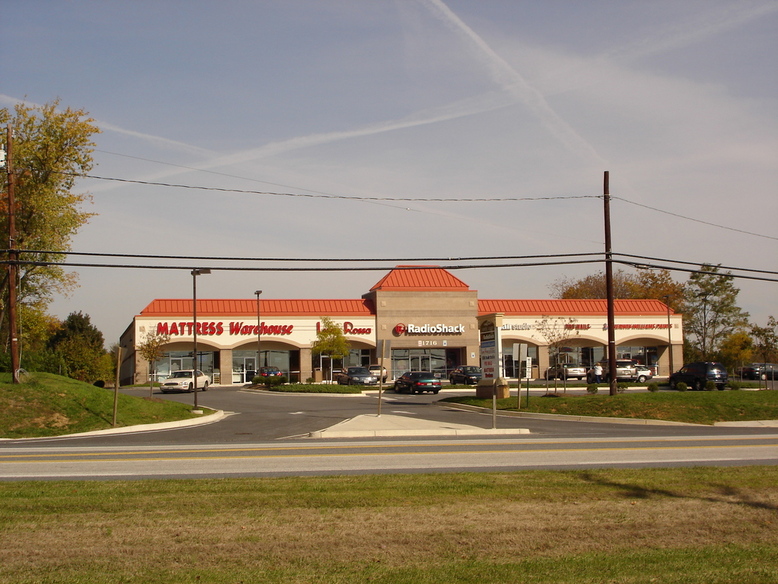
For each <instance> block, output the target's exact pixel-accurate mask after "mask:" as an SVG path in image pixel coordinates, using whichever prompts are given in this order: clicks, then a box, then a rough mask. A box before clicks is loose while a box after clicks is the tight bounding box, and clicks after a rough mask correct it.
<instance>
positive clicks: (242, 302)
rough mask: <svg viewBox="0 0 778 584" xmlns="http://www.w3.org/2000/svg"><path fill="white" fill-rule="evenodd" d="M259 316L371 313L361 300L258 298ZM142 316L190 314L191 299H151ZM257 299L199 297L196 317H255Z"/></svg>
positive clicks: (365, 303)
mask: <svg viewBox="0 0 778 584" xmlns="http://www.w3.org/2000/svg"><path fill="white" fill-rule="evenodd" d="M259 311H260V314H261V316H372V315H373V314H374V312H373V309H372V303H371V302H369V301H367V300H364V299H359V300H348V299H346V300H272V299H268V300H260V301H259ZM140 314H141V316H192V299H191V298H189V299H175V298H173V299H166V298H160V299H157V300H152V301H151V303H150V304H149V305H148V306H147V307H146V308H144V309H143V310H142V311H141V313H140ZM256 314H257V299H256V298H251V299H240V298H236V299H207V298H203V299H199V298H198V300H197V316H198V318H199V317H209V316H214V317H216V316H256Z"/></svg>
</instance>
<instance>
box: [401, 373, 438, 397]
mask: <svg viewBox="0 0 778 584" xmlns="http://www.w3.org/2000/svg"><path fill="white" fill-rule="evenodd" d="M394 391H396V392H397V393H402V392H404V391H407V392H409V393H422V392H424V391H431V392H432V393H438V392H439V391H440V379H438V378H437V377H435V374H434V373H432V372H431V371H406V372H405V373H403V374H402V375H400V377H398V378H397V379H395V380H394Z"/></svg>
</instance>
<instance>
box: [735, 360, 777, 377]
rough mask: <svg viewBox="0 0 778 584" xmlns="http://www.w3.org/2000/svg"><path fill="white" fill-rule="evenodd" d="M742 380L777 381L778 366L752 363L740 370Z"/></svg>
mask: <svg viewBox="0 0 778 584" xmlns="http://www.w3.org/2000/svg"><path fill="white" fill-rule="evenodd" d="M740 377H741V379H775V378H776V377H778V364H775V363H751V365H747V366H746V367H743V368H741V369H740Z"/></svg>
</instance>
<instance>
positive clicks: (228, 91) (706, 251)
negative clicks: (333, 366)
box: [0, 0, 778, 344]
mask: <svg viewBox="0 0 778 584" xmlns="http://www.w3.org/2000/svg"><path fill="white" fill-rule="evenodd" d="M0 8H2V14H3V18H2V20H1V21H0V55H1V56H2V59H0V80H1V81H0V107H12V106H13V104H14V103H16V102H17V101H20V100H24V101H27V102H28V103H33V104H41V103H46V102H50V101H52V100H53V99H55V98H57V97H59V98H60V99H61V101H62V105H63V106H70V107H73V108H83V109H85V110H86V111H88V112H89V113H90V115H91V116H92V117H93V118H94V119H95V120H96V122H97V124H98V125H99V126H100V127H101V128H102V130H103V132H102V134H100V135H98V136H97V137H96V142H97V151H96V152H95V154H94V157H95V161H96V163H97V165H96V168H95V169H94V171H93V174H95V175H98V176H103V177H114V178H122V179H130V180H136V181H151V182H166V183H178V184H186V185H193V186H203V187H214V188H219V189H233V190H243V191H263V192H265V191H268V192H274V193H283V194H292V195H299V194H311V195H317V196H314V197H299V196H275V195H264V194H250V193H238V192H223V191H210V190H192V189H179V188H168V187H160V186H144V185H140V184H128V183H116V182H107V181H100V180H94V179H85V180H82V181H81V182H80V183H79V185H78V186H79V189H81V190H83V191H84V192H89V193H90V194H91V195H92V197H93V203H92V204H91V205H89V206H88V210H90V211H92V212H95V213H97V216H96V217H94V218H93V219H92V220H91V222H90V223H89V224H88V225H87V226H85V227H84V228H83V229H82V230H81V232H80V233H79V234H78V235H77V237H76V238H75V239H74V241H73V250H74V251H79V252H110V253H143V254H168V255H182V256H219V257H273V258H353V259H361V258H426V257H452V258H458V257H472V256H493V255H498V256H504V255H532V254H567V253H581V252H587V253H589V252H591V253H601V252H602V251H603V249H604V243H603V242H604V235H603V218H602V217H603V212H602V200H601V199H600V198H597V196H599V195H601V194H602V175H603V171H605V170H608V171H609V172H610V191H611V195H612V196H613V197H614V200H613V202H612V221H613V226H612V230H613V250H614V252H616V253H624V254H636V255H641V256H650V257H658V258H668V259H675V260H683V261H689V262H695V263H702V262H707V263H714V264H722V265H725V266H734V267H742V268H756V269H765V270H770V271H778V228H777V227H776V225H777V223H776V217H777V216H778V73H777V72H778V67H777V66H776V56H777V55H778V2H776V1H761V2H760V1H755V2H750V1H744V2H734V1H732V0H722V1H716V0H704V1H693V0H687V1H685V2H677V1H667V2H665V1H651V0H648V1H632V2H630V1H591V0H588V1H586V2H578V1H573V0H569V1H560V0H556V1H555V0H550V1H543V2H540V1H522V0H515V1H514V0H511V1H509V0H479V1H477V2H476V1H472V0H468V1H465V0H446V1H441V0H394V1H392V0H375V1H370V2H367V1H364V0H361V1H360V0H328V1H324V0H277V1H276V0H268V1H235V0H222V1H220V2H205V1H200V0H187V1H160V0H154V1H151V0H149V1H146V0H136V1H133V2H119V1H105V0H100V1H94V2H90V1H78V2H74V1H69V2H66V1H44V0H26V1H24V2H22V1H18V0H0ZM321 195H338V196H343V197H349V198H353V199H351V200H347V199H333V198H328V197H324V196H321ZM571 197H575V198H571ZM376 198H378V199H384V200H381V201H376V200H369V199H376ZM429 198H432V199H440V198H453V199H491V198H498V199H504V198H509V199H533V200H522V201H516V200H514V201H504V202H487V201H483V200H480V201H476V202H464V201H457V202H435V201H422V200H420V199H429ZM392 199H394V200H392ZM397 199H410V200H397ZM131 263H139V262H136V261H132V262H131ZM144 263H151V261H150V260H148V261H144ZM157 263H163V264H170V263H171V262H170V261H165V262H163V261H160V262H157ZM176 263H178V264H180V263H181V262H176ZM200 263H207V264H209V265H211V266H215V267H218V266H219V265H225V264H224V262H221V263H219V262H215V261H208V262H200ZM393 263H394V262H372V263H368V264H354V265H368V266H376V267H382V268H387V269H388V267H390V266H391V265H393ZM440 263H443V264H444V265H445V262H440ZM453 263H455V262H452V264H453ZM230 265H240V266H255V265H258V264H251V263H245V262H243V263H235V262H233V263H231V264H230ZM262 265H267V264H262ZM278 265H281V266H288V265H290V264H289V263H281V264H278ZM295 265H298V264H295ZM325 265H330V264H325ZM601 269H602V266H601V265H600V264H590V265H581V266H576V265H573V266H547V267H532V268H502V269H478V270H458V271H457V272H455V273H456V275H457V276H458V277H460V278H461V279H463V280H464V281H465V282H467V283H468V284H470V286H471V288H473V289H476V290H478V291H479V295H480V296H481V297H482V298H546V297H548V296H549V294H550V290H549V285H550V284H551V283H553V282H554V281H555V280H557V279H558V278H561V277H563V276H566V277H571V278H577V277H582V276H584V275H587V274H589V273H593V272H596V271H599V270H601ZM625 269H626V271H632V268H625ZM76 271H77V272H78V273H79V278H80V284H81V286H80V287H79V288H78V289H77V290H76V291H74V293H73V294H71V295H70V296H69V297H67V298H65V297H61V298H57V299H56V301H55V302H54V304H53V305H52V311H53V312H54V313H55V314H56V315H57V316H59V317H60V318H64V317H65V316H67V314H68V313H70V312H72V311H75V310H81V311H83V312H86V313H87V314H89V315H90V316H91V317H92V321H93V322H94V323H95V324H96V325H97V326H98V328H100V329H101V330H102V331H103V333H104V334H105V336H106V339H107V342H108V343H109V344H110V343H111V342H114V341H115V340H116V339H118V337H119V335H120V334H121V333H122V331H123V330H124V328H125V327H126V326H128V325H129V324H130V322H131V320H132V317H133V316H134V315H135V314H137V313H138V312H140V310H142V309H143V308H144V307H145V305H146V304H147V303H148V302H149V301H150V300H151V299H153V298H180V297H188V296H189V295H190V294H191V276H189V273H188V271H186V270H179V271H176V270H153V271H152V270H145V271H139V270H129V269H125V270H108V269H105V268H80V269H78V270H76ZM384 273H385V272H383V271H358V272H307V273H299V272H259V273H258V272H251V271H241V272H227V271H214V272H213V273H212V274H211V275H209V276H204V277H202V278H200V279H199V281H198V296H200V297H212V298H251V297H253V293H254V291H255V290H257V289H263V290H264V294H263V296H264V297H267V298H357V297H359V296H360V295H361V294H363V293H364V292H366V291H367V290H368V289H369V288H370V287H371V286H372V285H373V284H374V283H375V282H377V281H378V280H379V279H380V278H381V277H382V275H383V274H384ZM674 276H675V277H676V278H677V279H678V280H682V281H683V280H686V278H687V277H688V276H687V275H686V274H684V273H682V272H676V273H674ZM737 285H738V286H739V287H740V289H741V293H740V296H739V301H740V305H741V306H742V308H744V309H745V310H747V311H748V312H750V313H751V315H752V320H754V321H755V322H757V323H758V324H762V325H763V324H765V322H766V319H767V316H768V315H770V314H772V315H778V306H776V300H775V298H776V297H778V294H776V290H777V288H776V284H775V283H767V282H757V281H748V280H738V281H737Z"/></svg>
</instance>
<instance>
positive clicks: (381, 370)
mask: <svg viewBox="0 0 778 584" xmlns="http://www.w3.org/2000/svg"><path fill="white" fill-rule="evenodd" d="M367 369H368V371H370V373H372V374H373V375H375V376H376V377H378V376H379V375H381V378H382V379H381V381H383V382H384V383H386V367H381V366H380V365H371V366H370V367H368V368H367Z"/></svg>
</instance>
